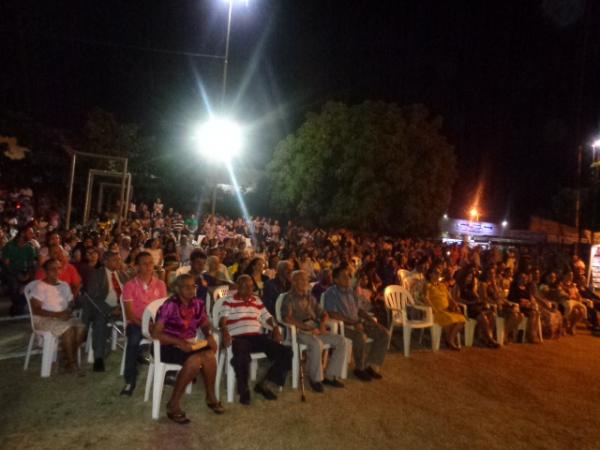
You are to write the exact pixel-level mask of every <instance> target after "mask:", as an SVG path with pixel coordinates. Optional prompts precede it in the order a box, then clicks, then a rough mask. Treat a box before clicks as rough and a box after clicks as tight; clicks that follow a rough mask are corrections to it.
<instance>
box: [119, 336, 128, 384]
mask: <svg viewBox="0 0 600 450" xmlns="http://www.w3.org/2000/svg"><path fill="white" fill-rule="evenodd" d="M126 353H127V338H125V342H124V343H123V356H121V370H120V371H119V375H120V376H123V374H125V355H126Z"/></svg>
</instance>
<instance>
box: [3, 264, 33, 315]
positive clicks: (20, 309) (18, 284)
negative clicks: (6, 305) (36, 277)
mask: <svg viewBox="0 0 600 450" xmlns="http://www.w3.org/2000/svg"><path fill="white" fill-rule="evenodd" d="M28 282H29V281H27V282H22V281H20V280H19V277H18V276H17V275H16V274H13V273H8V274H7V276H6V285H7V288H8V295H9V297H10V301H11V305H10V310H9V314H10V315H11V316H19V315H21V314H25V305H26V304H27V301H26V300H25V295H24V294H23V286H24V285H25V284H27V283H28Z"/></svg>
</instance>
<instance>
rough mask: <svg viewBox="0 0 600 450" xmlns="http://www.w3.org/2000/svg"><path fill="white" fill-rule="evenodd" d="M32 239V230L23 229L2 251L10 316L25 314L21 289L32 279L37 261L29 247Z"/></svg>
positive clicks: (28, 228) (32, 249)
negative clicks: (10, 302)
mask: <svg viewBox="0 0 600 450" xmlns="http://www.w3.org/2000/svg"><path fill="white" fill-rule="evenodd" d="M32 239H33V229H32V228H31V227H27V228H23V229H21V230H19V232H18V233H17V235H16V236H15V238H14V239H12V240H11V241H9V242H8V243H7V244H6V245H5V246H4V248H3V249H2V261H3V262H4V265H5V266H6V268H7V269H8V274H7V282H8V288H9V295H10V299H11V301H12V305H11V307H10V314H11V316H16V315H19V314H23V313H24V312H25V299H24V297H23V294H22V289H21V288H22V287H23V286H25V285H26V284H27V283H29V282H30V281H31V280H32V279H33V274H34V269H35V268H34V264H35V261H36V259H37V255H36V253H35V249H34V248H33V246H32V245H31V240H32Z"/></svg>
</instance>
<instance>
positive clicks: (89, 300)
mask: <svg viewBox="0 0 600 450" xmlns="http://www.w3.org/2000/svg"><path fill="white" fill-rule="evenodd" d="M103 261H104V265H103V266H102V267H99V268H98V269H95V270H94V272H93V273H92V275H91V276H90V282H89V287H88V292H87V296H85V297H86V298H85V303H84V313H83V318H84V322H85V323H86V325H88V326H90V325H91V327H92V348H93V350H94V372H104V355H105V352H106V340H107V338H108V332H109V329H108V323H109V322H110V321H111V320H114V319H118V318H119V317H121V306H120V305H121V294H122V292H123V284H124V283H125V281H126V280H125V277H124V276H123V275H122V274H121V273H120V272H119V268H120V267H121V257H120V256H119V254H118V253H113V252H111V251H107V252H105V253H104V256H103Z"/></svg>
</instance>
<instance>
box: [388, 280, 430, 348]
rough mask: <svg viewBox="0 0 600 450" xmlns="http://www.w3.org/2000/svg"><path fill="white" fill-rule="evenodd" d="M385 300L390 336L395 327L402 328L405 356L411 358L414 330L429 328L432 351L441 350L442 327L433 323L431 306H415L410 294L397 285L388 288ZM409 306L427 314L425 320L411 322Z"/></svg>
mask: <svg viewBox="0 0 600 450" xmlns="http://www.w3.org/2000/svg"><path fill="white" fill-rule="evenodd" d="M383 298H384V301H385V307H386V309H387V310H388V317H389V324H390V336H392V333H393V331H394V328H395V327H402V331H403V338H404V339H403V340H404V356H406V357H408V356H410V341H411V335H412V330H414V329H426V328H429V329H430V331H431V347H432V350H433V351H437V350H439V349H440V339H441V336H442V327H440V326H439V325H436V324H435V323H433V310H432V309H431V307H430V306H423V305H417V304H415V301H414V299H413V297H412V295H411V294H410V292H408V291H407V290H406V289H404V288H403V287H401V286H397V285H391V286H388V287H386V288H385V291H384V292H383ZM409 306H410V307H412V308H414V309H418V310H420V311H423V312H424V313H425V318H424V319H419V320H409V319H408V316H407V314H406V309H407V307H409ZM390 343H391V337H390ZM388 345H389V344H388ZM388 348H389V347H388Z"/></svg>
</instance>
